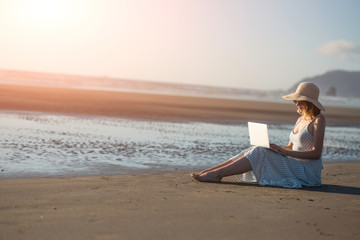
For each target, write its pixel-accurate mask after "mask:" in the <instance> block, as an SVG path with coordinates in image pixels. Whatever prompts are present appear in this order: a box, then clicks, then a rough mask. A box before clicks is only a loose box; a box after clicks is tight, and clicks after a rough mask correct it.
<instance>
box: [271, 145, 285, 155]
mask: <svg viewBox="0 0 360 240" xmlns="http://www.w3.org/2000/svg"><path fill="white" fill-rule="evenodd" d="M270 148H272V149H274V150H276V151H278V152H281V153H284V154H285V149H283V148H282V147H280V146H279V145H276V144H275V143H270Z"/></svg>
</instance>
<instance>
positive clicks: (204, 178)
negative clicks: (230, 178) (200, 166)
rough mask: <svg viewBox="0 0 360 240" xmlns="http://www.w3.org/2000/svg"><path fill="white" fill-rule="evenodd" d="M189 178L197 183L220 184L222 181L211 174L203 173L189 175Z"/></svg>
mask: <svg viewBox="0 0 360 240" xmlns="http://www.w3.org/2000/svg"><path fill="white" fill-rule="evenodd" d="M191 176H192V177H193V178H194V179H195V180H197V181H199V182H213V183H219V182H221V179H222V177H218V176H216V175H215V174H214V173H212V172H205V173H202V174H196V173H193V174H191Z"/></svg>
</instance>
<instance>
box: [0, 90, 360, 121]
mask: <svg viewBox="0 0 360 240" xmlns="http://www.w3.org/2000/svg"><path fill="white" fill-rule="evenodd" d="M0 110H20V111H38V112H48V113H61V114H76V115H79V114H82V115H98V116H114V117H122V118H132V119H133V118H136V119H147V120H161V121H201V122H213V123H239V122H247V121H249V120H251V121H266V122H268V123H278V122H280V123H290V124H293V123H294V121H295V119H296V118H297V117H298V114H297V113H296V107H295V106H294V104H292V103H291V104H287V103H272V102H261V101H244V100H231V99H214V98H204V97H184V96H170V95H159V94H145V93H129V92H108V91H98V90H79V89H61V88H48V87H30V86H20V85H1V84H0ZM325 114H326V117H327V122H328V124H330V125H337V124H341V125H345V124H359V123H360V109H352V108H340V107H328V108H327V111H326V113H325Z"/></svg>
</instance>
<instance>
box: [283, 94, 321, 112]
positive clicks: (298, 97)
mask: <svg viewBox="0 0 360 240" xmlns="http://www.w3.org/2000/svg"><path fill="white" fill-rule="evenodd" d="M282 98H283V99H285V100H296V101H308V102H311V103H313V104H314V105H315V106H316V107H318V108H319V109H320V110H322V111H326V110H325V107H324V106H323V105H322V104H321V103H320V102H319V101H317V100H315V99H312V98H309V97H307V96H304V95H300V94H298V93H291V94H288V95H284V96H282Z"/></svg>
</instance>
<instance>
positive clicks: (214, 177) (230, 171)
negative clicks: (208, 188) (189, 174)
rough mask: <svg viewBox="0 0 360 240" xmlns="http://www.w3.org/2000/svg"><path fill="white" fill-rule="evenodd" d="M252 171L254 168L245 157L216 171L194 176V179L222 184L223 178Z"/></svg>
mask: <svg viewBox="0 0 360 240" xmlns="http://www.w3.org/2000/svg"><path fill="white" fill-rule="evenodd" d="M251 169H252V168H251V164H250V161H249V159H248V158H247V157H245V156H244V157H241V158H240V159H238V160H236V161H232V163H230V164H227V165H225V166H223V167H220V168H217V169H215V170H212V171H209V172H205V173H203V174H199V175H193V178H194V179H196V180H198V181H200V182H221V179H222V178H223V177H226V176H231V175H236V174H242V173H246V172H248V171H250V170H251Z"/></svg>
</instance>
